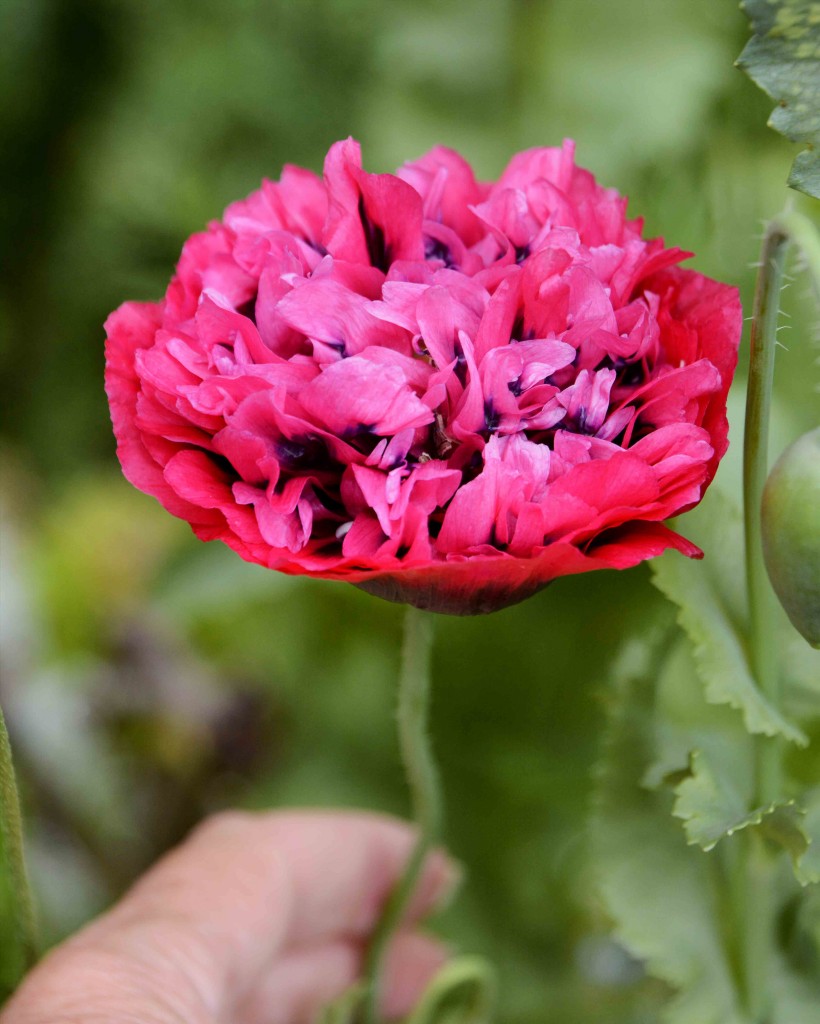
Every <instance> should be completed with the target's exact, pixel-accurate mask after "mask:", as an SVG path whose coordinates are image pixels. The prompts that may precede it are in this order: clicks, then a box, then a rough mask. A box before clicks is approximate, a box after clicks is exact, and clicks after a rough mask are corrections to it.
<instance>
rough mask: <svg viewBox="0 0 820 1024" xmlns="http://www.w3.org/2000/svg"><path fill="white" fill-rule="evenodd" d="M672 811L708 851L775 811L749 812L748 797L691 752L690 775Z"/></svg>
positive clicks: (693, 840)
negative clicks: (722, 840)
mask: <svg viewBox="0 0 820 1024" xmlns="http://www.w3.org/2000/svg"><path fill="white" fill-rule="evenodd" d="M676 793H677V799H676V800H675V806H674V809H673V811H672V813H673V814H674V816H675V817H676V818H680V819H681V820H682V821H683V823H684V831H685V832H686V838H687V840H688V841H689V842H690V843H695V844H697V845H698V846H700V847H701V849H703V850H705V851H709V850H712V849H714V848H715V846H716V845H717V844H718V842H720V840H721V839H724V838H726V837H728V836H731V835H734V833H735V832H739V831H740V830H741V829H744V828H748V827H749V826H750V825H759V824H760V823H761V822H762V821H763V819H764V817H765V816H766V815H767V814H769V813H771V812H772V811H773V810H774V808H760V807H758V808H756V809H754V810H751V811H750V810H748V802H747V794H746V793H745V792H743V791H742V790H741V789H740V788H738V787H737V786H735V785H734V779H732V777H731V775H728V774H727V773H725V772H719V771H718V770H716V769H715V767H714V765H713V764H711V763H710V761H709V759H708V757H705V756H704V754H703V752H702V751H700V750H695V751H693V752H692V768H691V775H690V776H689V777H688V778H686V779H684V780H683V782H681V783H680V785H679V786H678V787H677V789H676Z"/></svg>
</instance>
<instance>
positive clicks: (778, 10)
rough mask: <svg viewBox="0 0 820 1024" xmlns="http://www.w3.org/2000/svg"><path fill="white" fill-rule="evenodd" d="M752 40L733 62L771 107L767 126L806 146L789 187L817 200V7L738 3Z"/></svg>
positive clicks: (770, 0) (804, 2)
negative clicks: (762, 92) (771, 102)
mask: <svg viewBox="0 0 820 1024" xmlns="http://www.w3.org/2000/svg"><path fill="white" fill-rule="evenodd" d="M741 6H742V7H743V10H744V11H745V12H746V15H747V16H748V18H749V20H750V21H751V23H752V29H753V31H754V35H753V36H752V38H751V39H750V40H749V42H748V44H747V45H746V48H745V49H744V50H743V53H741V55H740V57H739V58H738V61H737V64H738V67H741V68H743V70H744V71H745V72H746V74H747V75H749V77H750V78H751V79H752V80H753V81H755V82H756V83H757V84H758V85H759V86H760V87H761V89H765V91H766V92H767V93H768V94H769V96H771V98H772V99H773V100H775V101H776V102H777V106H776V107H775V109H774V112H773V114H772V116H771V117H770V118H769V124H770V126H771V127H772V128H774V129H775V130H776V131H778V132H780V133H781V134H782V135H785V136H786V138H787V139H791V140H792V142H802V143H806V148H805V149H804V150H803V152H801V153H800V154H798V156H797V158H796V159H795V161H794V164H793V165H792V170H791V174H790V176H789V185H791V187H792V188H795V189H798V190H799V191H801V192H806V193H807V194H808V195H810V196H814V197H815V198H820V3H817V2H816V0H744V2H743V4H742V5H741Z"/></svg>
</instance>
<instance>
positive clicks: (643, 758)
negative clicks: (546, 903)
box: [591, 647, 747, 1024]
mask: <svg viewBox="0 0 820 1024" xmlns="http://www.w3.org/2000/svg"><path fill="white" fill-rule="evenodd" d="M629 659H630V660H629V661H625V662H624V663H622V666H621V669H620V678H619V679H618V681H617V684H616V692H615V695H614V702H613V705H612V707H611V714H610V722H609V728H608V735H607V742H606V748H605V753H604V757H603V760H602V762H601V765H600V767H599V770H598V777H597V793H596V800H595V806H594V812H593V819H592V830H591V835H592V849H593V855H594V861H595V869H596V872H597V876H598V879H599V881H600V887H601V893H602V895H603V898H604V901H605V903H606V906H607V909H608V911H609V913H610V914H611V915H612V917H613V919H614V921H615V926H616V934H617V936H618V938H619V939H620V940H621V942H623V944H624V945H625V946H626V947H627V948H628V949H629V951H630V952H631V953H632V954H633V955H634V956H636V957H638V958H639V959H640V960H643V961H644V962H645V964H646V967H647V970H648V971H649V972H650V973H651V974H653V975H654V976H656V977H658V978H661V979H662V980H663V981H666V982H667V983H668V984H670V985H671V986H673V987H674V988H675V989H676V990H678V991H677V994H676V995H675V997H674V998H673V999H672V1001H671V1002H670V1003H669V1005H668V1007H667V1009H666V1012H665V1020H666V1021H667V1022H669V1024H741V1022H743V1024H746V1021H747V1019H746V1017H745V1016H744V1014H743V1012H742V1011H741V1009H740V1007H739V1005H738V1000H737V997H736V993H735V985H734V981H733V978H732V973H731V970H730V967H729V962H728V957H727V954H726V950H725V949H724V944H723V939H722V933H721V927H720V924H719V908H718V906H717V904H716V892H717V887H716V886H715V879H714V877H713V871H714V870H715V867H716V862H715V860H714V859H713V858H710V857H707V856H705V855H704V854H703V853H702V852H701V851H699V850H697V849H696V848H693V847H690V846H687V844H686V839H685V837H684V835H683V832H682V830H681V828H680V826H679V824H678V823H677V822H676V821H675V820H674V819H673V818H672V817H671V814H670V811H671V796H670V795H669V794H668V793H666V792H665V791H664V790H663V789H661V790H657V791H651V790H649V789H647V788H646V787H644V786H642V785H641V780H642V778H643V777H644V774H645V771H646V767H647V763H648V761H649V760H650V758H651V756H652V750H651V742H650V731H651V730H650V726H651V720H652V711H653V708H652V703H653V682H652V681H653V680H654V678H655V677H656V675H657V671H658V667H659V666H657V665H653V664H652V662H651V659H649V658H648V657H645V656H644V655H643V654H642V652H641V650H640V648H638V647H635V648H633V649H632V650H631V651H630V653H629ZM630 662H631V663H630Z"/></svg>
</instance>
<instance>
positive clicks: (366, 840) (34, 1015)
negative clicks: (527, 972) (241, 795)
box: [0, 811, 457, 1024]
mask: <svg viewBox="0 0 820 1024" xmlns="http://www.w3.org/2000/svg"><path fill="white" fill-rule="evenodd" d="M413 840H414V836H413V832H412V830H411V829H410V827H409V826H407V825H404V824H403V823H401V822H399V821H396V820H394V819H390V818H386V817H380V816H376V815H371V814H364V813H354V812H329V811H325V812H322V811H315V812H314V811H287V812H277V813H269V814H259V815H252V814H245V813H240V812H229V813H223V814H219V815H216V816H215V817H213V818H210V819H208V820H206V821H205V822H204V824H202V825H201V826H199V828H197V829H196V830H195V831H194V832H193V834H192V835H191V836H190V837H189V838H188V839H187V840H186V841H185V842H184V843H182V845H180V846H178V847H177V848H176V849H174V850H172V851H171V853H169V854H167V855H166V856H165V857H164V858H163V859H162V860H161V861H160V862H159V863H158V864H157V865H155V866H154V867H153V868H152V869H151V870H150V871H149V872H148V873H147V874H146V875H144V876H143V877H142V878H141V879H140V880H139V881H138V882H137V884H136V885H135V886H134V887H133V889H131V891H130V892H129V893H127V895H126V896H125V897H124V898H123V899H122V900H121V901H120V902H119V903H117V904H116V905H115V906H114V907H113V908H112V909H111V910H109V911H108V912H107V913H105V914H103V915H102V916H101V917H99V918H97V919H96V920H95V921H92V922H91V924H89V925H87V926H86V927H85V928H84V929H83V930H82V931H80V932H78V933H77V934H76V935H74V936H73V937H72V938H70V939H68V940H67V941H66V942H64V943H63V944H62V945H60V946H58V947H57V948H56V949H55V950H53V951H52V952H51V953H50V954H49V955H48V956H47V957H46V958H45V960H43V962H42V963H41V964H39V965H38V966H37V967H36V968H35V969H34V970H33V971H32V972H31V974H29V976H28V977H27V978H26V980H25V981H24V982H23V984H22V985H21V986H20V988H19V989H18V991H17V992H16V994H15V995H14V996H13V997H12V999H11V1001H10V1002H9V1003H8V1004H7V1005H6V1007H5V1010H4V1011H3V1012H2V1013H0V1024H309V1022H310V1021H311V1020H312V1019H313V1018H314V1016H315V1015H316V1013H317V1011H318V1010H319V1009H320V1008H321V1007H322V1006H324V1005H326V1004H327V1003H329V1002H331V1001H332V1000H333V999H334V998H336V997H337V996H338V995H340V994H341V993H342V992H343V991H344V990H345V989H346V988H348V987H349V986H350V985H351V983H352V982H353V981H354V980H355V979H356V977H357V975H358V972H359V968H360V964H361V959H362V953H363V949H364V946H365V944H366V941H367V938H368V936H369V934H370V932H371V931H372V929H373V927H374V925H375V923H376V921H377V918H378V916H379V913H380V910H381V908H382V906H383V904H384V902H385V900H386V899H387V896H388V894H389V893H390V891H391V890H392V888H393V886H394V884H395V883H396V881H397V880H398V878H399V876H400V875H401V872H402V870H403V868H404V865H405V863H406V861H407V859H408V857H409V854H410V851H411V848H412V845H413ZM456 881H457V870H456V868H455V866H454V865H453V863H452V862H451V861H449V860H448V859H447V858H446V857H445V856H444V855H443V854H442V853H435V854H433V855H431V856H430V858H429V859H428V862H427V864H426V866H425V870H424V873H423V875H422V878H421V880H420V883H419V886H418V888H417V891H416V894H415V897H414V899H413V902H412V905H411V907H410V909H409V911H408V915H407V919H406V921H405V926H404V928H403V930H402V931H401V933H400V934H399V935H398V937H397V938H396V940H395V941H394V943H393V947H392V950H391V952H390V954H389V955H388V962H387V969H386V984H385V997H384V998H385V1005H384V1008H383V1012H384V1014H385V1016H386V1017H388V1018H393V1017H399V1016H402V1015H404V1014H406V1013H408V1012H409V1011H410V1010H411V1009H412V1007H413V1005H414V1004H415V1002H416V1001H417V1000H418V998H419V997H420V996H421V994H422V992H423V991H424V989H425V988H426V986H427V984H428V982H429V980H430V978H431V977H432V975H433V974H435V972H436V971H437V970H438V969H439V967H441V965H442V964H443V963H444V961H445V960H446V958H447V952H446V949H445V948H444V947H443V946H442V944H441V943H440V942H438V941H437V940H436V939H434V938H432V937H430V936H428V935H425V934H423V933H422V932H420V931H418V930H417V929H416V927H415V926H416V925H417V924H418V922H419V921H420V920H421V919H422V918H423V917H424V916H425V915H427V914H429V913H430V912H431V911H432V910H433V909H434V908H435V907H436V906H437V905H438V904H440V903H441V902H443V901H444V900H445V899H446V897H447V896H448V895H449V893H450V892H451V890H452V889H453V887H454V885H455V883H456Z"/></svg>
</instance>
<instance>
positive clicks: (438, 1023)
mask: <svg viewBox="0 0 820 1024" xmlns="http://www.w3.org/2000/svg"><path fill="white" fill-rule="evenodd" d="M495 991H496V984H495V976H494V973H493V969H492V967H491V966H490V964H489V963H487V961H486V960H482V959H481V958H480V957H475V956H463V957H459V958H458V959H456V960H452V961H450V963H448V964H446V965H445V966H444V967H442V969H441V970H440V971H439V972H438V974H437V975H436V976H435V978H433V980H432V982H431V983H430V985H429V987H428V988H427V991H426V992H425V993H424V995H423V996H422V997H421V1001H420V1002H419V1004H418V1005H417V1006H416V1008H415V1010H413V1012H412V1013H411V1014H410V1016H409V1017H408V1018H407V1019H406V1021H405V1024H490V1021H491V1020H492V1016H493V1007H494V1005H495ZM365 994H366V993H365V988H364V986H363V985H356V986H354V987H353V988H350V989H348V990H347V992H345V993H344V995H342V996H340V998H339V999H337V1000H336V1001H335V1002H334V1003H332V1004H331V1005H330V1006H326V1007H325V1008H324V1009H323V1010H322V1014H321V1016H320V1017H319V1019H318V1021H317V1024H358V1021H359V1020H360V1017H361V1013H362V1011H363V1008H364V1002H365Z"/></svg>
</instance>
